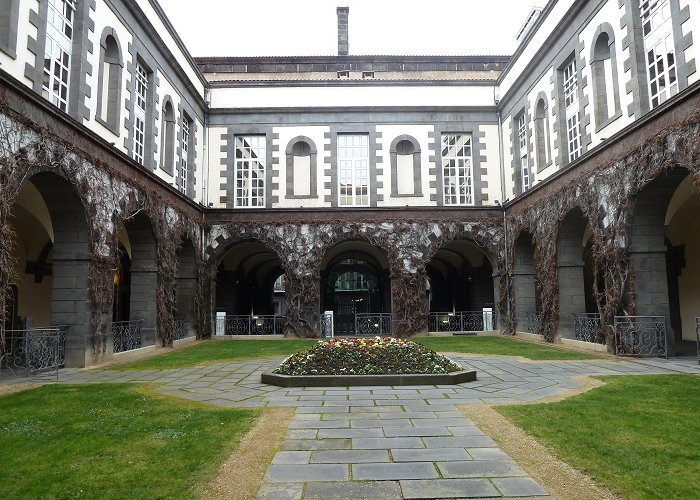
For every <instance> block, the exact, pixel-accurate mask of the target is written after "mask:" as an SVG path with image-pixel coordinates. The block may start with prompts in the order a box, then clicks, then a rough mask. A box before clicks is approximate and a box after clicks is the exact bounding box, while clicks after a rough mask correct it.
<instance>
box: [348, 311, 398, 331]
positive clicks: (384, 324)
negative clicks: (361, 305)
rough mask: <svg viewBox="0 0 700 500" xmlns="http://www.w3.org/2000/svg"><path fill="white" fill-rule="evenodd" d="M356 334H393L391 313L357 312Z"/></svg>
mask: <svg viewBox="0 0 700 500" xmlns="http://www.w3.org/2000/svg"><path fill="white" fill-rule="evenodd" d="M355 335H378V336H380V337H384V336H390V335H391V313H356V314H355Z"/></svg>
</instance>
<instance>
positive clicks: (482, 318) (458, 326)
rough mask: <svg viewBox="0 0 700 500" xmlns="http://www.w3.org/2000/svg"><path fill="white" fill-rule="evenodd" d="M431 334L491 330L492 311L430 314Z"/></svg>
mask: <svg viewBox="0 0 700 500" xmlns="http://www.w3.org/2000/svg"><path fill="white" fill-rule="evenodd" d="M428 330H430V331H431V332H483V331H488V330H493V311H492V310H483V311H460V312H431V313H430V314H429V315H428Z"/></svg>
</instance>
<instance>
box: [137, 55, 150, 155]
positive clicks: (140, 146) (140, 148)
mask: <svg viewBox="0 0 700 500" xmlns="http://www.w3.org/2000/svg"><path fill="white" fill-rule="evenodd" d="M147 92H148V72H147V71H146V68H144V67H143V65H142V64H141V63H139V62H137V63H136V81H135V85H134V160H136V161H137V162H138V163H140V164H141V165H143V164H144V156H145V145H146V103H147V102H148V101H147Z"/></svg>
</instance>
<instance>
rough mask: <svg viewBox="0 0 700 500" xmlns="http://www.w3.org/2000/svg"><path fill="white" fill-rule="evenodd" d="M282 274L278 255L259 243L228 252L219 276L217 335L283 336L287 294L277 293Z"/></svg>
mask: <svg viewBox="0 0 700 500" xmlns="http://www.w3.org/2000/svg"><path fill="white" fill-rule="evenodd" d="M281 274H282V261H281V260H280V258H279V256H278V255H277V253H276V252H275V251H274V250H272V249H271V248H269V247H268V246H266V245H265V244H263V243H261V242H258V241H244V242H240V243H237V244H235V245H233V246H232V247H231V248H230V249H228V250H227V251H226V253H225V254H224V256H223V258H222V259H221V262H220V263H219V266H218V269H217V273H216V301H215V304H216V309H215V310H216V334H217V335H250V334H258V335H262V334H281V333H282V322H283V320H284V318H283V317H282V316H281V314H278V313H281V312H283V311H282V310H276V309H275V304H276V303H277V304H279V303H280V302H284V292H281V293H280V292H275V291H274V288H275V282H276V281H277V278H279V276H280V275H281ZM278 307H279V306H278Z"/></svg>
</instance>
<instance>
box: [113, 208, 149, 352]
mask: <svg viewBox="0 0 700 500" xmlns="http://www.w3.org/2000/svg"><path fill="white" fill-rule="evenodd" d="M157 258H158V249H157V244H156V239H155V236H154V234H153V228H152V226H151V222H150V221H149V220H148V218H147V217H146V216H145V215H143V214H137V215H136V216H134V217H132V218H131V219H128V220H127V221H125V223H124V224H120V225H119V235H118V245H117V266H118V267H117V271H116V272H115V276H114V285H115V287H114V288H115V289H114V299H113V300H114V302H113V308H112V311H113V313H112V321H113V322H112V335H113V336H114V350H115V352H122V351H128V350H132V349H137V348H139V347H144V346H148V345H154V344H155V343H156V339H157V337H158V332H157V323H156V317H157V309H156V289H157V286H158V262H157Z"/></svg>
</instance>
